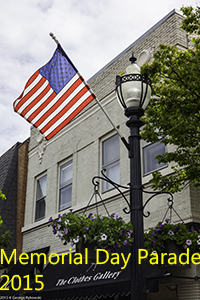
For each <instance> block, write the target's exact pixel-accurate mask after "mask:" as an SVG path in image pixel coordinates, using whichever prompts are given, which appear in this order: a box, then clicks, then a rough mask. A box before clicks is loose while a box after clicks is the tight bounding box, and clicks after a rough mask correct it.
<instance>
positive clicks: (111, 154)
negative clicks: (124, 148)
mask: <svg viewBox="0 0 200 300" xmlns="http://www.w3.org/2000/svg"><path fill="white" fill-rule="evenodd" d="M119 158H120V155H119V136H118V135H114V136H112V137H111V138H109V139H107V140H105V141H104V142H103V144H102V169H105V170H106V176H107V177H109V178H110V179H111V180H112V181H114V182H116V183H120V164H119ZM111 188H113V186H112V185H111V184H109V183H108V182H106V181H104V180H103V188H102V190H103V192H105V191H107V190H109V189H111Z"/></svg>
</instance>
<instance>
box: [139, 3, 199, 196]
mask: <svg viewBox="0 0 200 300" xmlns="http://www.w3.org/2000/svg"><path fill="white" fill-rule="evenodd" d="M181 11H182V12H183V14H184V16H185V18H184V20H183V22H182V29H183V30H184V31H186V32H187V33H189V34H192V35H193V36H194V37H193V39H192V41H193V43H194V48H191V49H186V50H180V49H178V48H177V47H175V46H173V45H163V44H162V45H160V46H159V48H158V50H157V51H156V53H155V54H154V60H153V62H152V63H150V64H147V65H144V66H143V67H142V73H143V74H147V75H148V76H149V77H150V78H151V80H152V95H153V97H152V99H151V101H150V104H149V106H148V108H147V110H146V114H145V116H144V117H143V121H144V124H145V126H144V129H143V131H142V138H143V139H144V140H146V141H148V142H157V141H159V140H160V139H161V141H162V143H164V144H165V145H170V144H173V145H175V146H176V150H174V151H173V152H167V153H164V154H163V155H158V156H156V158H157V159H158V162H159V163H161V162H164V163H170V162H175V164H174V167H173V169H174V174H173V175H171V176H164V177H162V176H161V173H160V172H158V171H157V172H154V173H153V179H152V184H153V188H154V189H160V188H162V187H163V184H167V188H168V190H170V191H171V192H176V191H180V190H181V189H182V187H183V186H184V185H185V184H186V183H190V182H192V183H193V184H194V185H195V186H200V38H199V34H200V22H199V19H200V8H198V7H197V8H196V9H194V8H193V7H191V6H188V7H182V8H181Z"/></svg>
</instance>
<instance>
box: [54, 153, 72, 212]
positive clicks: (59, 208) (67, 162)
mask: <svg viewBox="0 0 200 300" xmlns="http://www.w3.org/2000/svg"><path fill="white" fill-rule="evenodd" d="M69 166H72V176H71V179H69V180H68V181H67V183H66V184H65V185H62V186H61V172H62V168H63V167H69ZM72 183H73V159H70V160H68V161H65V162H64V163H63V162H62V163H60V164H59V183H58V187H59V191H58V198H59V199H58V211H62V210H65V209H67V208H69V207H71V206H72ZM70 186H71V199H70V205H67V206H66V207H63V208H61V191H62V190H63V189H65V188H67V187H70Z"/></svg>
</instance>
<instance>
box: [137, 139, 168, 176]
mask: <svg viewBox="0 0 200 300" xmlns="http://www.w3.org/2000/svg"><path fill="white" fill-rule="evenodd" d="M158 143H159V144H162V145H163V147H164V152H163V153H165V152H166V146H165V144H164V143H162V142H161V139H160V140H159V141H158V142H155V143H151V142H146V141H144V140H142V172H143V176H147V175H149V174H151V173H152V172H154V171H158V170H161V169H163V168H166V167H167V166H168V164H167V163H161V164H159V165H160V166H158V167H156V168H154V169H152V170H150V171H149V170H147V171H145V156H144V149H147V148H148V147H149V146H152V145H155V144H158ZM155 155H159V154H158V153H157V154H155ZM153 159H154V160H156V159H155V157H154V158H153Z"/></svg>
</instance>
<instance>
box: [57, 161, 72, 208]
mask: <svg viewBox="0 0 200 300" xmlns="http://www.w3.org/2000/svg"><path fill="white" fill-rule="evenodd" d="M71 205H72V161H70V162H68V163H66V164H64V165H62V166H61V167H60V203H59V210H62V209H65V208H67V207H69V206H71Z"/></svg>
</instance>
